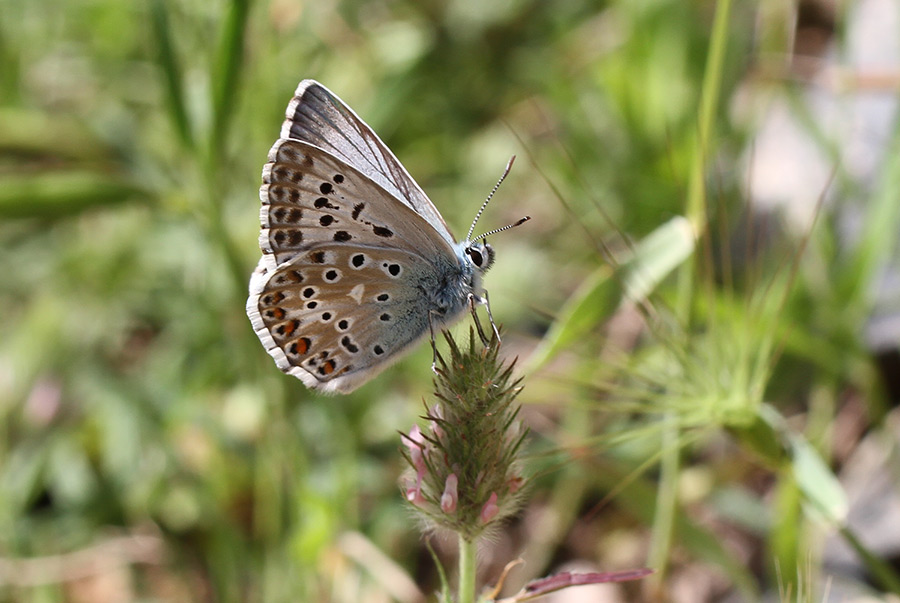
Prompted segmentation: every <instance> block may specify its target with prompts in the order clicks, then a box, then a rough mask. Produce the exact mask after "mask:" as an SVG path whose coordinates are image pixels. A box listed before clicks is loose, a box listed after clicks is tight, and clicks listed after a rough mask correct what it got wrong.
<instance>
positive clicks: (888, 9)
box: [0, 0, 900, 603]
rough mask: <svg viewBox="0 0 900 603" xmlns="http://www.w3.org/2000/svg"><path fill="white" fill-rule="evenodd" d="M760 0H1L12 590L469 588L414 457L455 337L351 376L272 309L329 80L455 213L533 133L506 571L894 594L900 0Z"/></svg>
mask: <svg viewBox="0 0 900 603" xmlns="http://www.w3.org/2000/svg"><path fill="white" fill-rule="evenodd" d="M730 4H731V3H729V2H714V1H712V0H709V1H702V2H683V1H681V0H641V1H632V0H620V1H609V2H591V1H588V0H572V1H562V0H549V1H547V0H502V1H499V2H492V1H483V0H453V1H450V2H443V1H437V0H427V1H425V2H417V1H409V0H400V1H395V2H384V1H375V2H352V1H347V2H339V1H336V0H321V1H304V0H269V1H262V0H255V1H251V0H234V1H232V2H227V1H225V0H217V1H214V2H207V1H201V0H141V1H138V2H119V1H117V0H77V1H73V2H63V1H62V0H29V1H28V2H22V1H21V0H0V265H2V267H3V276H2V279H0V425H2V428H0V434H2V435H0V601H64V600H65V601H98V602H101V603H102V602H104V601H122V600H139V599H146V600H149V599H157V600H178V601H182V600H191V601H206V600H208V601H338V602H342V601H384V600H389V598H390V597H393V598H394V599H396V600H402V601H414V600H418V599H417V597H420V596H421V595H420V593H418V590H420V591H421V592H424V593H431V592H432V591H433V590H434V589H435V588H436V585H437V584H438V583H439V581H438V579H437V576H436V570H435V568H434V565H433V562H432V560H431V558H430V556H429V555H428V554H427V552H425V549H424V547H423V546H422V543H421V536H420V534H419V533H418V531H417V530H416V528H415V526H414V525H412V524H413V522H411V521H410V519H409V516H408V515H407V513H406V512H405V511H404V509H403V504H402V493H401V491H400V487H399V485H398V481H397V480H398V477H399V475H400V474H401V472H402V470H403V461H402V456H401V454H400V452H399V450H398V448H399V447H400V446H401V441H400V437H399V435H398V431H407V430H408V428H409V426H410V425H412V424H413V423H414V422H415V421H416V417H417V415H419V414H421V412H422V407H421V399H422V397H423V396H424V395H425V394H426V392H427V391H428V390H429V388H430V380H431V372H430V370H429V367H430V363H431V351H430V350H429V349H428V346H427V345H425V344H423V345H422V346H421V348H420V349H419V350H417V351H416V352H415V353H413V354H412V355H411V356H410V357H409V358H407V359H406V360H404V361H402V362H401V363H400V364H398V365H397V366H396V367H394V368H392V369H390V370H389V371H387V372H385V373H384V374H382V375H381V376H380V377H379V378H378V379H376V380H375V381H373V382H372V383H370V384H368V385H366V386H364V387H363V388H361V389H360V390H358V391H357V392H355V393H354V394H352V395H350V396H344V397H336V398H322V397H319V396H316V395H314V394H312V393H311V392H309V391H308V390H306V389H305V388H304V387H303V386H302V385H301V384H300V383H299V382H298V381H296V380H293V379H291V378H288V377H286V376H284V375H283V374H281V372H280V371H278V370H277V369H276V367H275V366H274V364H273V363H272V362H271V360H270V358H269V357H268V356H267V355H266V353H265V352H264V350H263V349H262V347H261V346H260V345H259V342H258V341H257V339H256V337H255V336H254V334H253V332H252V330H251V328H250V325H249V322H248V320H247V318H246V316H245V314H244V304H245V299H246V289H247V280H248V277H249V274H250V272H251V270H252V269H253V267H254V266H255V264H256V261H257V259H258V255H259V251H258V248H257V243H256V241H257V233H258V225H259V220H258V216H259V201H258V193H257V189H258V186H259V183H260V169H261V166H262V164H263V163H264V162H265V157H266V153H267V150H268V148H269V147H270V145H271V144H272V143H273V141H274V140H275V138H276V137H277V133H278V131H279V127H280V125H281V121H282V119H283V115H284V109H285V106H286V104H287V102H288V100H289V99H290V97H291V93H292V91H293V90H294V88H295V86H296V85H297V83H298V82H299V81H300V80H301V79H303V78H315V79H317V80H319V81H320V82H322V83H324V84H325V85H326V86H328V87H329V88H330V89H332V90H333V91H334V92H336V93H337V94H339V95H340V96H341V97H342V98H343V99H344V100H345V101H347V102H348V103H349V104H350V105H351V106H352V107H353V108H354V109H355V110H356V112H357V113H358V114H359V115H360V116H362V117H363V118H364V119H365V120H366V121H367V122H368V123H369V124H370V125H372V127H373V128H374V129H375V131H376V132H378V133H379V135H380V136H381V137H382V138H383V139H384V140H385V142H387V144H388V145H389V146H390V147H391V148H392V149H393V150H394V152H395V153H396V155H397V156H398V157H399V158H400V160H401V161H402V162H403V163H404V165H405V166H406V167H407V169H408V170H409V171H410V173H411V174H413V176H414V177H415V178H416V179H417V181H418V182H419V183H420V184H421V185H422V186H423V188H424V189H425V190H426V191H428V193H429V195H430V197H431V198H432V199H433V200H434V202H435V204H436V205H437V206H438V208H439V209H440V210H441V212H442V214H443V215H444V216H445V218H446V219H447V221H448V223H449V224H450V225H451V228H452V230H453V231H454V232H455V233H456V234H457V235H458V236H460V235H462V234H464V233H465V229H466V228H467V227H468V225H469V223H470V221H471V219H472V217H473V216H474V213H475V211H476V210H477V208H478V206H479V204H480V202H481V200H482V199H483V198H484V196H485V195H486V194H487V192H488V191H489V190H490V188H491V186H492V185H493V183H494V182H495V181H496V179H497V177H498V176H499V175H500V173H501V171H502V169H503V167H504V165H505V164H506V161H507V160H508V158H509V156H510V155H512V154H517V155H518V156H519V160H518V161H517V162H516V165H515V168H514V170H513V172H512V174H511V175H510V177H509V178H508V179H507V181H506V182H505V183H504V184H503V186H502V187H501V189H500V191H499V192H498V194H497V196H496V198H495V200H494V201H493V202H492V205H491V206H490V207H489V209H488V211H487V212H486V214H485V216H484V217H483V218H482V220H481V222H480V224H479V226H480V227H484V228H485V229H488V228H493V227H497V226H502V225H504V224H507V223H510V222H512V221H514V220H516V219H518V218H519V217H521V216H522V215H525V214H528V215H531V216H532V217H533V219H532V221H530V222H529V223H527V224H526V225H524V226H522V227H520V228H517V229H514V230H512V231H509V232H506V233H503V234H501V235H498V236H497V237H496V238H494V239H493V240H492V244H493V245H494V246H495V248H496V249H497V252H498V261H497V263H496V266H495V267H494V268H492V270H491V272H490V273H489V274H488V275H487V279H486V286H487V287H488V288H489V290H490V292H491V301H492V308H493V312H494V316H495V317H496V318H497V319H498V321H499V322H502V323H503V324H504V327H505V332H506V333H508V335H507V336H506V337H505V340H504V347H503V353H504V354H509V355H511V356H512V355H520V356H523V357H525V358H523V362H521V363H520V366H532V367H535V369H536V370H535V371H534V372H533V373H531V374H528V375H525V380H524V384H525V386H526V389H525V391H524V393H523V394H522V397H520V398H519V400H520V401H521V402H523V403H524V404H525V406H526V408H525V409H524V411H523V413H522V416H521V418H522V419H523V421H524V422H525V423H526V424H527V425H528V426H529V427H530V429H531V432H532V434H533V437H532V438H531V449H530V454H531V458H530V463H531V465H530V467H528V468H527V470H528V471H529V473H531V474H532V475H533V478H532V480H531V482H532V484H533V489H532V490H531V496H532V499H531V501H530V502H529V503H528V504H527V505H526V509H525V510H524V512H523V514H522V518H521V519H520V520H517V521H515V522H513V523H512V524H511V525H510V527H509V530H508V533H504V534H503V535H501V536H499V537H498V539H497V542H495V543H493V545H492V546H490V547H487V549H486V550H485V553H484V562H485V563H484V571H483V575H482V576H481V579H482V580H484V581H485V582H493V581H495V580H496V579H497V576H498V575H499V573H500V569H501V568H502V567H503V565H504V564H505V563H506V562H508V561H510V560H512V559H514V558H515V557H517V556H519V555H521V556H522V557H523V558H524V559H526V561H527V565H526V566H525V569H524V570H517V572H519V573H518V574H516V572H513V574H512V575H511V576H510V577H509V578H508V580H507V582H508V583H509V589H508V590H509V591H510V592H513V591H514V590H516V589H517V588H518V586H520V585H521V584H522V583H524V582H525V581H526V580H527V579H528V578H530V577H534V576H540V575H544V574H547V573H550V572H552V571H554V570H555V569H557V568H558V566H560V565H564V564H565V563H580V564H586V565H587V566H588V567H589V568H593V569H601V570H614V569H619V568H628V567H639V566H641V565H644V564H646V563H648V561H647V560H648V558H649V559H650V561H649V563H650V564H651V565H652V566H653V567H654V569H656V570H657V572H656V574H655V575H654V577H652V579H648V580H646V581H645V583H644V584H643V585H629V587H628V588H629V590H628V591H627V593H628V595H627V596H628V597H629V599H628V600H639V599H640V598H642V597H643V598H645V599H647V600H653V599H655V598H658V599H659V600H666V597H668V598H669V600H673V601H692V602H693V601H718V600H725V597H728V596H734V597H741V598H742V599H743V600H753V599H755V598H757V597H762V596H764V594H766V593H778V592H779V588H780V592H781V595H780V598H781V599H782V600H810V601H813V600H816V601H818V600H824V595H823V592H825V590H827V589H826V586H825V585H826V584H828V583H829V582H828V581H829V579H830V578H834V580H833V581H832V583H831V584H832V586H831V588H832V592H838V593H844V594H845V595H846V596H847V597H854V596H862V593H866V592H874V593H876V594H877V596H880V594H882V593H885V592H889V591H890V592H894V593H895V594H898V593H900V579H898V576H897V574H896V572H895V571H894V570H892V569H891V567H890V564H889V563H888V561H889V560H890V558H891V557H892V556H896V555H897V554H898V553H900V534H897V533H896V526H897V525H900V519H898V518H897V517H896V516H891V515H890V514H889V513H884V514H883V516H884V521H885V522H886V525H888V526H890V525H893V526H894V530H893V531H892V530H890V529H889V528H879V524H877V523H876V524H875V525H874V526H873V524H872V523H871V522H870V523H866V522H865V521H861V520H859V517H860V516H863V517H865V516H867V513H866V511H867V510H870V509H871V507H866V506H865V505H866V504H867V503H868V504H882V503H883V505H885V507H884V508H890V506H891V504H896V500H897V497H898V496H900V493H898V492H897V488H896V485H893V486H892V485H887V486H884V487H882V488H880V489H879V488H878V483H880V482H879V481H878V477H879V476H885V475H887V476H890V475H896V471H897V466H896V459H897V458H898V456H897V455H896V452H897V451H896V448H897V443H898V441H900V440H898V429H897V419H898V417H897V416H896V412H895V411H893V410H892V408H891V405H892V403H894V402H896V399H897V395H898V394H897V391H896V389H895V388H896V387H897V383H896V369H894V370H893V372H891V371H890V370H888V371H881V370H880V367H881V366H892V365H891V364H890V363H891V362H896V358H897V347H898V346H897V343H898V342H900V333H898V331H897V329H896V328H894V327H893V325H894V324H896V317H897V312H898V310H900V308H898V307H897V304H896V301H892V300H896V295H893V296H892V294H891V290H890V288H889V287H890V285H891V283H892V282H894V280H895V279H896V278H897V277H896V274H897V273H896V269H897V266H896V264H894V265H893V266H892V264H891V262H892V258H894V257H896V243H895V241H896V239H897V237H896V234H897V233H898V229H900V226H898V222H900V220H898V212H900V204H898V203H897V202H896V196H897V191H898V190H900V152H898V149H900V142H898V141H900V136H898V133H897V126H896V119H895V115H896V101H897V93H898V89H900V77H898V73H900V51H898V49H897V48H896V47H895V46H896V44H895V42H896V40H897V39H900V38H898V36H897V30H896V29H890V27H888V24H890V23H894V24H896V22H898V21H900V17H898V16H897V12H898V10H897V8H896V6H893V5H891V3H890V2H886V1H883V0H864V1H863V2H859V3H851V4H850V5H847V6H846V7H845V6H843V5H841V6H840V7H839V10H838V9H836V8H835V6H834V4H833V3H828V2H824V1H816V0H804V1H803V2H800V3H799V4H798V5H789V4H788V3H779V2H773V1H770V0H761V1H760V2H751V3H734V6H730ZM729 6H730V11H728V10H726V9H727V8H728V7H729ZM717 16H718V18H717ZM879 41H883V42H884V44H883V45H882V46H878V42H879ZM892 41H893V42H892ZM716 43H718V44H719V47H720V48H721V50H722V53H721V55H719V56H720V57H721V63H720V65H719V66H718V67H716V66H715V65H712V66H711V65H710V63H709V62H708V57H709V56H711V55H710V53H711V48H714V47H715V45H716ZM892 44H894V46H892ZM860 45H862V49H860ZM873 47H874V48H875V50H873ZM873 57H874V58H873ZM705 93H706V94H708V95H711V96H707V97H704V94H705ZM704 98H713V99H716V98H717V99H718V101H717V102H712V103H711V104H709V105H708V106H709V112H708V114H707V115H705V116H704V115H703V111H702V110H701V109H702V107H704V106H707V105H705V104H704V100H703V99H704ZM860 123H863V124H864V127H862V128H860V127H859V124H860ZM860 130H861V132H860ZM692 174H699V175H700V178H699V179H696V180H692ZM698 187H699V188H698ZM826 189H827V193H826ZM690 191H693V192H691V194H695V193H698V194H699V195H700V196H699V197H698V198H700V199H701V200H703V201H704V204H703V207H702V208H700V210H699V211H698V210H697V208H693V209H691V208H690V207H689V206H688V203H687V199H688V195H689V192H690ZM820 198H822V199H824V201H825V203H824V204H822V205H821V207H820V206H818V205H817V200H818V199H820ZM773 208H774V209H773ZM785 208H786V209H785ZM782 215H786V216H787V219H786V220H781V219H780V218H781V216H782ZM798 216H799V218H798ZM814 216H815V217H816V220H815V222H813V217H814ZM695 235H696V238H695ZM892 270H893V271H892ZM463 328H465V327H463ZM532 354H537V355H535V356H532ZM527 357H531V362H530V363H529V362H528V360H527ZM880 362H881V363H880ZM893 366H895V365H893ZM864 433H868V434H870V435H869V436H867V437H866V438H863V434H864ZM866 453H867V454H868V456H866ZM892 453H893V456H891V454H892ZM872 455H874V457H873V456H872ZM872 458H879V459H881V460H880V461H873V460H870V459H872ZM867 459H869V460H867ZM867 476H875V477H873V478H872V480H868V481H867V479H866V478H867ZM838 478H839V479H838ZM888 482H889V484H890V483H894V484H895V482H896V480H893V481H891V480H888ZM877 508H881V507H877ZM873 515H874V516H878V517H881V516H882V514H880V513H878V512H874V513H872V512H869V513H868V516H869V517H871V516H873ZM891 519H893V520H894V521H893V522H891V521H890V520H891ZM823 542H826V544H825V545H823V544H822V543H823ZM434 544H435V546H436V547H437V548H438V552H439V553H441V556H442V557H445V558H450V557H452V553H451V552H448V551H447V550H444V549H446V548H447V547H445V545H444V543H441V542H438V541H436V542H435V543H434ZM835 564H837V565H835ZM841 564H843V565H841ZM836 567H837V568H847V567H850V568H852V571H848V572H845V573H841V572H839V571H838V569H835V568H836ZM401 577H402V578H403V579H401ZM416 585H417V586H416ZM584 588H588V587H584ZM841 589H846V590H841ZM776 596H777V595H776ZM598 597H599V595H598ZM841 600H852V599H849V598H848V599H841Z"/></svg>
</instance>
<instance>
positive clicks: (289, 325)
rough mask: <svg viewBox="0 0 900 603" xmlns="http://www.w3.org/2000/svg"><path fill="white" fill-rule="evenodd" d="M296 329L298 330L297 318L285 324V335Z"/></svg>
mask: <svg viewBox="0 0 900 603" xmlns="http://www.w3.org/2000/svg"><path fill="white" fill-rule="evenodd" d="M296 330H297V321H296V320H292V321H290V322H288V323H287V324H285V325H284V334H285V336H288V335H290V334H291V333H293V332H294V331H296Z"/></svg>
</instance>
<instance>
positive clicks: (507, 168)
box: [466, 155, 518, 241]
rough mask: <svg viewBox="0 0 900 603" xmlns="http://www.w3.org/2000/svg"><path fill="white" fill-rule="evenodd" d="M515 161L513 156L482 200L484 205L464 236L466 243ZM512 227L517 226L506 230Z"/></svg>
mask: <svg viewBox="0 0 900 603" xmlns="http://www.w3.org/2000/svg"><path fill="white" fill-rule="evenodd" d="M515 160H516V156H515V155H513V156H512V157H510V158H509V163H507V164H506V169H505V170H503V175H502V176H500V180H498V181H497V184H495V185H494V188H493V190H492V191H491V194H490V195H488V196H487V199H485V200H484V203H482V204H481V208H480V209H479V210H478V213H477V214H475V219H474V220H472V225H471V226H470V227H469V232H468V234H466V240H467V241H471V240H472V239H471V237H472V232H473V231H474V230H475V225H476V224H478V218H480V217H481V214H482V213H484V208H485V207H487V204H488V203H490V202H491V197H493V196H494V193H496V192H497V189H498V188H500V185H501V184H503V181H504V180H506V176H507V175H508V174H509V170H511V169H512V164H513V161H515ZM513 226H518V224H511V225H510V226H508V227H507V228H512V227H513ZM501 230H506V229H505V228H504V229H501ZM478 238H479V239H480V238H483V237H478Z"/></svg>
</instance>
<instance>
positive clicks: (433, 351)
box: [428, 312, 438, 375]
mask: <svg viewBox="0 0 900 603" xmlns="http://www.w3.org/2000/svg"><path fill="white" fill-rule="evenodd" d="M431 314H432V313H431V312H429V313H428V332H429V333H430V334H431V372H432V373H434V374H435V375H437V374H438V370H437V344H436V343H435V342H434V321H432V320H431Z"/></svg>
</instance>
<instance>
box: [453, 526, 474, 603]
mask: <svg viewBox="0 0 900 603" xmlns="http://www.w3.org/2000/svg"><path fill="white" fill-rule="evenodd" d="M475 553H476V551H475V542H474V541H469V540H466V539H465V537H463V536H462V535H460V537H459V586H458V588H457V592H456V600H457V601H458V603H475V569H476V565H475V557H476V555H475Z"/></svg>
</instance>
